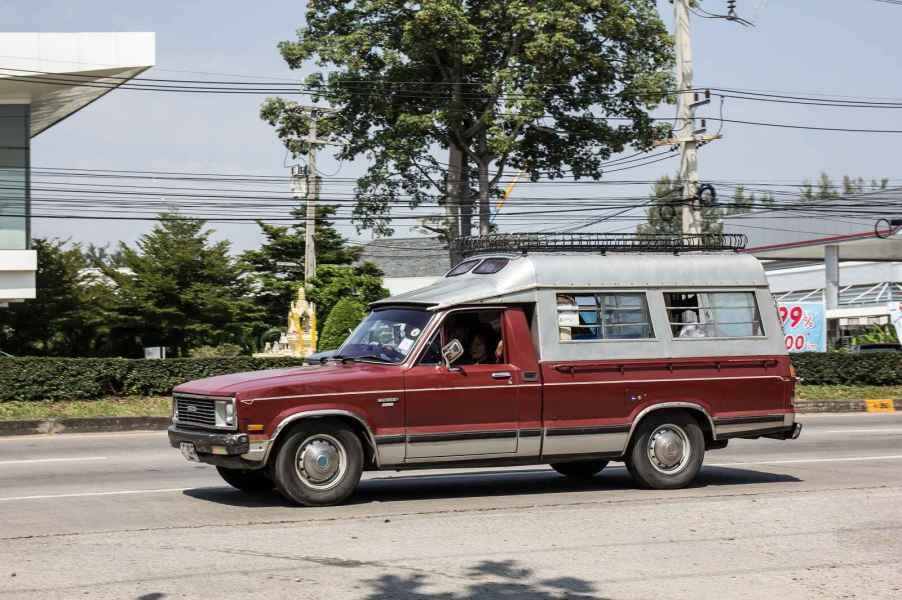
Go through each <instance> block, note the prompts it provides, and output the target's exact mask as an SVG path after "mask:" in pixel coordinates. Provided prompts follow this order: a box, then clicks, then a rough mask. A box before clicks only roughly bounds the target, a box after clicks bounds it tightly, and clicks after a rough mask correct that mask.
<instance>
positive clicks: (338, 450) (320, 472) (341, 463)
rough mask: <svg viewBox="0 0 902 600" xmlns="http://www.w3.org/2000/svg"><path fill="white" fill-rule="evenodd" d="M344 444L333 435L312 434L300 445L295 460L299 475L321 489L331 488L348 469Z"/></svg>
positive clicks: (302, 479) (306, 482)
mask: <svg viewBox="0 0 902 600" xmlns="http://www.w3.org/2000/svg"><path fill="white" fill-rule="evenodd" d="M347 464H348V461H347V455H346V453H345V449H344V446H342V445H341V442H339V441H338V440H337V439H335V438H334V437H332V436H331V435H326V434H316V435H313V436H310V437H309V438H307V439H306V440H304V443H302V444H301V445H300V446H299V447H298V452H297V457H296V460H295V465H296V470H297V474H298V477H300V478H301V481H303V482H304V483H305V484H306V485H308V486H310V487H312V488H316V489H319V490H327V489H330V488H332V487H334V486H336V485H338V483H339V482H340V481H341V479H342V477H344V474H345V471H346V470H347Z"/></svg>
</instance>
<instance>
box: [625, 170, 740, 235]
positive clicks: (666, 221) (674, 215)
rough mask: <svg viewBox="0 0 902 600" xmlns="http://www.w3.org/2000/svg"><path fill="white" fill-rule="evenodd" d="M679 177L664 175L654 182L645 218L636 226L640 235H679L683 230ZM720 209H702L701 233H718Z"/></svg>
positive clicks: (720, 228)
mask: <svg viewBox="0 0 902 600" xmlns="http://www.w3.org/2000/svg"><path fill="white" fill-rule="evenodd" d="M677 181H679V177H676V178H674V179H671V178H670V176H669V175H664V176H663V177H661V178H660V179H658V181H657V182H655V185H654V187H653V188H652V192H651V194H650V195H649V207H648V208H647V209H646V210H645V213H646V216H647V220H646V222H645V223H641V224H640V225H639V226H638V227H637V228H636V233H639V234H641V235H650V234H668V235H680V234H681V233H682V231H683V208H682V204H681V198H682V187H681V186H680V185H679V184H678V183H677ZM720 216H721V210H720V208H719V207H717V206H712V207H708V208H703V209H702V233H720V232H721V231H723V224H722V223H721V222H720Z"/></svg>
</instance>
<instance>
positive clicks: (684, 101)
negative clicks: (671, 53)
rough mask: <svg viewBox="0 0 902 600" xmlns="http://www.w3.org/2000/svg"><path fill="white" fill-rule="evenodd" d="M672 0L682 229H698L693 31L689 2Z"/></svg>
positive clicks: (686, 231)
mask: <svg viewBox="0 0 902 600" xmlns="http://www.w3.org/2000/svg"><path fill="white" fill-rule="evenodd" d="M690 1H691V0H673V23H674V44H675V46H676V86H677V129H676V131H675V132H674V134H675V136H676V138H677V139H678V140H679V144H680V185H682V186H683V233H688V234H692V233H701V231H702V219H701V214H700V213H699V211H698V206H697V202H696V201H695V197H696V195H697V194H698V142H697V141H696V140H695V134H694V131H693V129H694V128H695V105H694V98H693V92H692V31H691V30H690V25H689V2H690Z"/></svg>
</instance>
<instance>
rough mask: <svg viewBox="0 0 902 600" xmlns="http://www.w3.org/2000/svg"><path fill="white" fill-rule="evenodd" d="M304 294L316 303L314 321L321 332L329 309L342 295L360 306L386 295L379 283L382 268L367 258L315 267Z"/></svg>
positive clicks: (386, 292)
mask: <svg viewBox="0 0 902 600" xmlns="http://www.w3.org/2000/svg"><path fill="white" fill-rule="evenodd" d="M311 284H312V289H311V291H310V293H309V294H308V295H307V298H308V299H309V300H310V301H311V302H314V303H315V304H316V323H317V328H318V329H319V333H320V334H322V332H323V327H324V325H325V323H326V320H327V317H328V315H329V311H331V310H332V308H333V307H334V306H336V305H337V304H338V302H339V301H340V300H342V299H344V298H352V299H354V300H355V301H357V302H359V303H360V304H362V305H363V306H366V305H368V304H369V303H370V302H375V301H376V300H381V299H382V298H385V297H386V296H388V290H386V289H385V288H383V287H382V271H380V270H379V268H378V267H377V266H376V265H374V264H373V263H370V262H365V263H363V264H360V265H354V266H350V265H323V266H322V267H318V268H317V270H316V278H314V279H313V280H312V281H311Z"/></svg>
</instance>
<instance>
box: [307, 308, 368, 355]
mask: <svg viewBox="0 0 902 600" xmlns="http://www.w3.org/2000/svg"><path fill="white" fill-rule="evenodd" d="M365 316H366V309H365V308H364V307H363V305H362V304H361V303H360V302H358V301H357V300H355V299H353V298H342V299H341V300H339V301H338V302H337V303H336V304H335V306H334V307H333V308H332V310H331V311H330V312H329V316H328V318H327V319H326V324H325V325H323V333H322V335H320V338H319V344H318V346H319V347H318V350H320V351H323V350H335V349H336V348H338V347H339V346H341V344H342V342H344V341H345V338H347V337H348V333H350V331H351V330H353V329H354V328H355V327H357V324H358V323H360V321H361V320H362V319H363V317H365Z"/></svg>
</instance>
